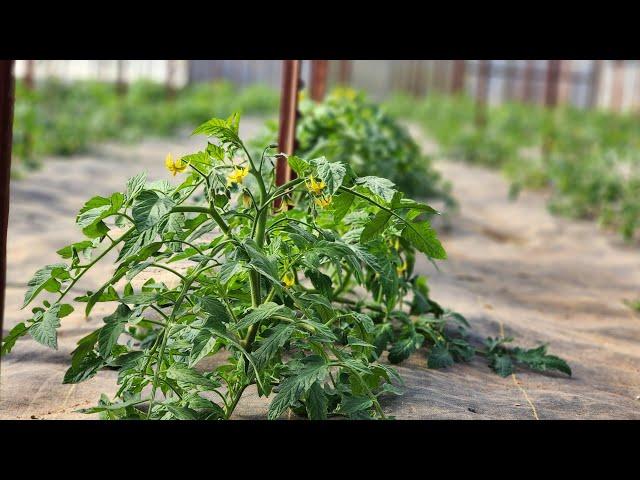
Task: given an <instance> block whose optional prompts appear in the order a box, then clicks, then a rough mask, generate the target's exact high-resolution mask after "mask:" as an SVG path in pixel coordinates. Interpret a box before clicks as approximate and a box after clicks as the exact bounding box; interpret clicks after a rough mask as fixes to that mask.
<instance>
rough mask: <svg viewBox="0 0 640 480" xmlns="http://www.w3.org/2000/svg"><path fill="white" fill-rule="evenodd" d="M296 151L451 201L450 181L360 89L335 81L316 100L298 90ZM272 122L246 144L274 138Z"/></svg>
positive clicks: (412, 191) (257, 145) (256, 147)
mask: <svg viewBox="0 0 640 480" xmlns="http://www.w3.org/2000/svg"><path fill="white" fill-rule="evenodd" d="M299 111H300V119H299V121H298V123H297V132H296V139H297V140H298V146H297V149H296V154H297V155H298V156H300V157H303V158H314V157H318V156H325V157H326V158H329V159H331V161H337V162H342V163H348V164H350V165H351V166H352V167H353V168H354V169H355V170H356V171H358V172H360V173H361V174H362V175H376V176H380V177H384V178H388V179H389V180H391V181H392V182H394V183H395V184H396V185H397V186H398V188H399V189H400V190H401V191H403V192H406V193H407V194H408V195H411V196H414V197H419V198H429V199H440V200H443V201H444V202H445V204H446V205H447V206H448V207H453V206H454V205H455V202H454V200H453V197H452V196H451V186H450V184H449V183H448V182H446V181H445V180H444V179H443V178H442V176H441V174H440V173H439V172H438V171H436V170H435V169H434V168H433V165H432V159H431V158H429V157H428V156H427V155H425V154H424V153H423V152H422V150H421V148H420V146H419V145H418V144H417V143H416V142H415V140H414V139H413V138H412V137H411V135H410V134H409V132H408V131H407V129H406V128H405V127H404V126H403V125H401V124H400V123H399V122H398V121H397V120H396V119H395V118H394V117H393V116H391V115H390V114H389V113H387V111H386V109H385V108H383V107H382V106H381V105H379V104H377V103H375V102H373V101H371V100H369V99H368V98H367V96H366V95H365V93H364V92H362V91H356V90H353V89H351V88H345V87H336V88H334V89H333V90H332V91H331V92H330V93H329V94H328V95H327V96H326V98H325V99H324V100H323V101H322V102H315V101H313V100H311V99H310V98H307V97H306V96H305V95H304V92H302V94H301V98H300V101H299ZM277 132H278V124H277V122H275V121H270V122H267V124H266V128H265V131H264V133H263V134H262V135H260V136H259V137H258V138H257V139H256V140H255V141H253V142H252V144H251V145H252V148H253V149H254V150H255V151H256V152H257V151H259V150H260V148H261V146H262V145H264V144H267V143H270V142H273V141H275V140H276V139H277Z"/></svg>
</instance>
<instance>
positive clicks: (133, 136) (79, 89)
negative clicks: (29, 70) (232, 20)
mask: <svg viewBox="0 0 640 480" xmlns="http://www.w3.org/2000/svg"><path fill="white" fill-rule="evenodd" d="M278 100H279V96H278V93H277V91H275V90H273V89H271V88H269V87H266V86H264V85H252V86H248V87H246V88H243V89H238V88H237V87H235V86H234V85H233V84H232V83H231V82H228V81H215V82H211V83H197V84H192V85H188V86H186V87H184V88H182V89H178V90H177V91H175V92H174V93H173V94H170V93H169V92H168V91H167V89H166V86H165V85H163V84H160V83H155V82H151V81H147V80H140V81H136V82H133V83H132V84H130V85H129V86H128V88H127V90H126V92H123V93H122V94H119V93H118V90H117V88H116V87H115V86H114V85H113V84H110V83H104V82H96V81H77V82H72V83H63V82H61V81H58V80H47V81H45V82H42V83H39V84H38V85H37V88H35V89H28V88H26V86H25V85H24V83H22V82H21V81H18V82H17V84H16V103H15V114H14V128H13V154H14V165H15V166H16V167H17V168H18V169H22V170H24V169H28V168H30V167H35V166H37V165H38V164H39V162H40V160H41V159H42V157H44V156H46V155H72V154H75V153H80V152H84V151H86V150H87V149H88V148H89V147H90V146H91V145H94V144H95V143H97V142H100V141H104V140H109V139H113V140H118V141H123V142H131V141H135V140H139V139H140V138H142V137H143V136H144V135H155V136H168V135H174V134H176V133H177V132H178V131H179V129H181V128H188V129H189V130H191V129H193V127H194V126H195V125H199V124H200V123H202V122H203V121H205V120H206V119H207V118H210V117H211V114H212V113H213V114H216V115H224V114H226V113H227V112H229V111H240V112H243V113H251V114H258V115H269V114H273V113H274V112H276V111H277V108H278ZM16 171H19V170H16Z"/></svg>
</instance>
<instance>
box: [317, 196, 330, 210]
mask: <svg viewBox="0 0 640 480" xmlns="http://www.w3.org/2000/svg"><path fill="white" fill-rule="evenodd" d="M316 205H318V206H319V207H322V208H326V207H328V206H329V205H331V197H328V198H316Z"/></svg>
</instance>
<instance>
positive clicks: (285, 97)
mask: <svg viewBox="0 0 640 480" xmlns="http://www.w3.org/2000/svg"><path fill="white" fill-rule="evenodd" d="M301 68H302V61H301V60H283V62H282V91H281V94H280V122H279V131H278V149H279V151H280V153H281V154H284V155H278V159H277V163H276V185H278V186H279V185H284V184H285V183H287V182H288V181H289V180H291V168H289V164H288V163H287V158H286V157H285V155H293V153H294V152H295V150H296V121H297V117H298V90H299V88H300V70H301ZM280 203H281V202H280V198H277V199H276V200H275V201H274V206H275V207H276V208H278V207H279V206H280Z"/></svg>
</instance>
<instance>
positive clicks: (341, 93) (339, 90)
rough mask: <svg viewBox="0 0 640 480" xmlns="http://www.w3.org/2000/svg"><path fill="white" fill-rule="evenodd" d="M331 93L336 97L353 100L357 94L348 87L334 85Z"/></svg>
mask: <svg viewBox="0 0 640 480" xmlns="http://www.w3.org/2000/svg"><path fill="white" fill-rule="evenodd" d="M332 94H333V96H334V97H335V98H338V99H342V98H346V99H347V100H354V99H355V98H356V96H357V95H358V92H356V91H355V90H354V89H353V88H349V87H336V88H335V89H334V90H333V92H332Z"/></svg>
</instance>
